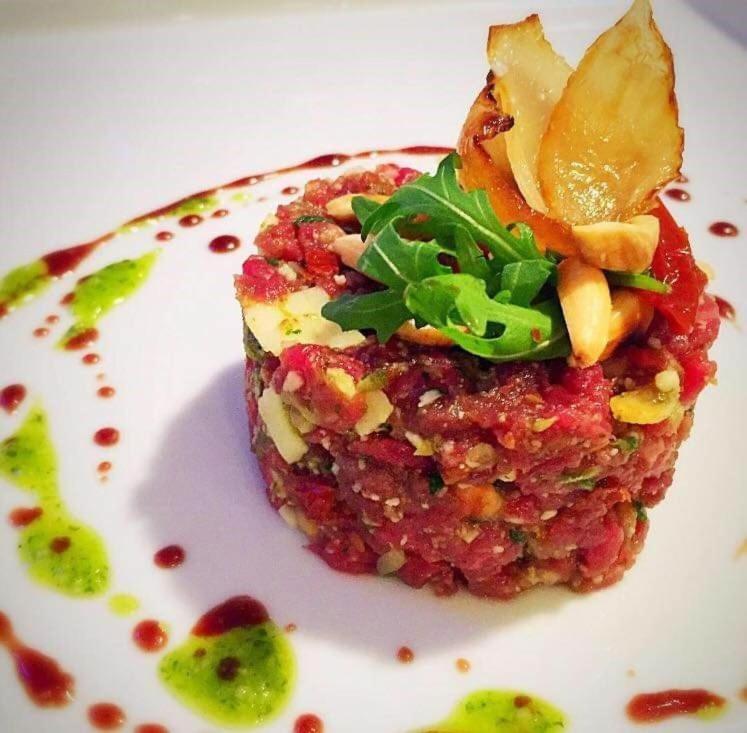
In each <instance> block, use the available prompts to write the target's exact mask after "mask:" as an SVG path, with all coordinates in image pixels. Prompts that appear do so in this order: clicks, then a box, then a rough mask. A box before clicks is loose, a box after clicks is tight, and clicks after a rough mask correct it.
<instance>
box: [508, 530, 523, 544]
mask: <svg viewBox="0 0 747 733" xmlns="http://www.w3.org/2000/svg"><path fill="white" fill-rule="evenodd" d="M508 536H509V537H510V538H511V542H515V543H516V544H517V545H523V544H524V543H525V542H526V541H527V535H526V532H522V531H521V530H520V529H516V528H515V527H511V529H509V530H508Z"/></svg>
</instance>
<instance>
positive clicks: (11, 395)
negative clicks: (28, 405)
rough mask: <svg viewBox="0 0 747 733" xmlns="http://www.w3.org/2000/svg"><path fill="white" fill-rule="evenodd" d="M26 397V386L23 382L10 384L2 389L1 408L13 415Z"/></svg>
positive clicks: (0, 396)
mask: <svg viewBox="0 0 747 733" xmlns="http://www.w3.org/2000/svg"><path fill="white" fill-rule="evenodd" d="M25 398H26V387H24V386H23V385H22V384H9V385H8V386H7V387H3V389H2V390H1V391H0V408H2V409H3V410H5V412H7V413H8V414H9V415H12V414H13V413H14V412H15V411H16V410H17V409H18V407H19V405H20V404H21V402H23V401H24V399H25Z"/></svg>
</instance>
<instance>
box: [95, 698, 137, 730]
mask: <svg viewBox="0 0 747 733" xmlns="http://www.w3.org/2000/svg"><path fill="white" fill-rule="evenodd" d="M125 720H127V716H126V715H125V713H124V710H122V708H120V707H119V706H118V705H115V704H114V703H111V702H99V703H96V704H95V705H91V707H89V708H88V722H89V723H90V724H91V725H92V726H93V727H94V728H98V729H99V730H116V729H117V728H121V727H122V726H123V725H124V723H125Z"/></svg>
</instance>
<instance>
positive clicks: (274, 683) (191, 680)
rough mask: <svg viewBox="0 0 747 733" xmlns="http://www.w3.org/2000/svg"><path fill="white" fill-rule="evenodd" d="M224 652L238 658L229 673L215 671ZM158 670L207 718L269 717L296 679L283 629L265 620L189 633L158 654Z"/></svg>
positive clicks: (248, 720)
mask: <svg viewBox="0 0 747 733" xmlns="http://www.w3.org/2000/svg"><path fill="white" fill-rule="evenodd" d="M198 650H204V653H203V652H201V651H198ZM195 652H197V656H195ZM227 657H234V658H235V659H237V660H238V663H239V667H238V671H237V673H236V676H235V677H234V678H233V679H221V677H220V676H219V674H218V668H219V665H220V663H221V660H225V659H226V658H227ZM158 672H159V675H160V677H161V680H162V682H163V683H164V684H165V685H166V687H167V688H168V689H169V690H170V691H171V693H172V694H173V695H174V696H175V697H177V698H178V699H179V700H180V701H181V702H182V703H183V704H184V705H186V706H187V707H188V708H190V709H191V710H193V711H194V712H196V713H197V714H198V715H201V716H202V717H203V718H205V719H206V720H209V721H210V722H212V723H214V724H216V725H229V726H253V725H259V724H261V723H265V722H267V721H268V720H270V719H271V718H273V717H274V716H275V715H277V713H279V712H280V710H281V709H282V708H283V707H284V706H285V704H286V702H287V701H288V699H289V697H290V694H291V691H292V689H293V684H294V681H295V662H294V659H293V652H292V650H291V647H290V644H289V643H288V641H287V639H286V638H285V636H284V634H283V632H282V631H281V630H280V629H279V628H278V627H277V626H276V625H275V624H274V623H273V622H272V621H265V622H264V623H261V624H257V625H254V626H242V627H239V628H235V629H231V630H230V631H227V632H225V633H223V634H220V635H219V636H206V637H199V636H194V635H190V636H189V637H188V638H187V640H186V641H185V642H184V643H183V644H182V645H181V646H180V647H178V648H177V649H175V650H174V651H172V652H171V653H170V654H167V655H166V656H165V657H164V658H163V659H162V660H161V663H160V665H159V667H158Z"/></svg>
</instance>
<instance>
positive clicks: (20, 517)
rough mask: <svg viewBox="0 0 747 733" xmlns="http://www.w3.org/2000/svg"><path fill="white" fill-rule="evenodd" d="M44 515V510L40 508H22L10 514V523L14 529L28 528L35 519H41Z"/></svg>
mask: <svg viewBox="0 0 747 733" xmlns="http://www.w3.org/2000/svg"><path fill="white" fill-rule="evenodd" d="M42 514H44V510H43V509H42V508H41V507H40V506H34V507H25V506H21V507H18V508H17V509H13V510H12V511H11V512H10V514H8V521H9V522H10V524H11V526H13V527H27V526H28V525H29V524H31V522H33V521H34V520H35V519H39V517H40V516H41V515H42Z"/></svg>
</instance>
